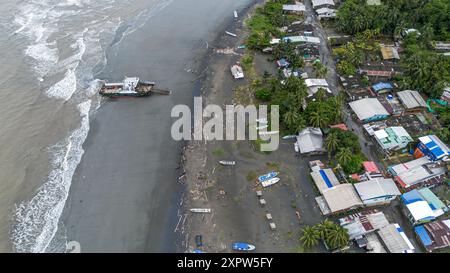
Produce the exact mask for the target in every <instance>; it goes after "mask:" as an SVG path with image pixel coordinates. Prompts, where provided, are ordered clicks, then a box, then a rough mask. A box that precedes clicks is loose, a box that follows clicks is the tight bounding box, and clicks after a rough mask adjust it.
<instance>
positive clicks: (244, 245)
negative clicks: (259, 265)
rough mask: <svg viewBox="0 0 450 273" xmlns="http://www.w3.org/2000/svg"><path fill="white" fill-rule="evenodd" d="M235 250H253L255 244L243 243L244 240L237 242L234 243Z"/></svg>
mask: <svg viewBox="0 0 450 273" xmlns="http://www.w3.org/2000/svg"><path fill="white" fill-rule="evenodd" d="M232 248H233V250H237V251H252V250H255V248H256V247H255V246H254V245H251V244H248V243H243V242H237V243H233V246H232Z"/></svg>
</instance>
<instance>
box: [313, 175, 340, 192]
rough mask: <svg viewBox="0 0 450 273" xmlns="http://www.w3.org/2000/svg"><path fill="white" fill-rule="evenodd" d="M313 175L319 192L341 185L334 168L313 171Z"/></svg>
mask: <svg viewBox="0 0 450 273" xmlns="http://www.w3.org/2000/svg"><path fill="white" fill-rule="evenodd" d="M311 177H312V179H313V181H314V183H315V184H316V186H317V188H318V189H319V192H320V193H322V191H323V190H325V189H328V188H331V187H334V186H336V185H339V184H340V183H339V180H338V179H337V177H336V175H335V174H334V172H333V170H332V169H323V170H316V171H313V172H311Z"/></svg>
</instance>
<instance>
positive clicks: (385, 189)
mask: <svg viewBox="0 0 450 273" xmlns="http://www.w3.org/2000/svg"><path fill="white" fill-rule="evenodd" d="M354 186H355V189H356V191H357V192H358V194H359V197H360V198H361V200H362V202H363V203H364V205H366V206H376V205H384V204H388V203H390V202H391V201H392V200H394V199H395V198H396V197H397V196H399V195H400V191H399V190H398V188H397V186H396V185H395V182H394V180H392V179H391V178H375V179H370V180H368V181H364V182H359V183H355V184H354Z"/></svg>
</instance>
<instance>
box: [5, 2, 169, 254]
mask: <svg viewBox="0 0 450 273" xmlns="http://www.w3.org/2000/svg"><path fill="white" fill-rule="evenodd" d="M171 3H172V0H23V1H19V0H3V1H1V2H0V33H1V34H2V35H0V60H1V65H0V75H1V77H0V252H9V251H16V252H45V251H49V245H50V243H51V241H52V240H53V238H54V237H55V234H56V233H57V231H58V230H57V229H58V220H59V218H60V216H61V213H62V211H63V208H64V205H65V202H66V199H67V197H68V193H69V189H70V185H71V181H72V176H73V174H74V172H75V169H76V167H77V165H78V164H79V162H80V160H81V158H82V155H83V153H84V150H83V143H84V141H85V140H86V137H87V135H88V132H89V128H90V123H89V120H90V116H92V115H95V113H96V111H97V110H98V109H99V107H100V106H101V103H102V100H101V98H100V97H99V96H98V95H97V90H98V87H99V84H100V82H99V80H98V79H96V75H98V74H100V73H101V72H102V71H103V69H104V67H105V65H106V63H107V58H108V56H107V55H106V53H105V52H106V49H107V48H110V47H114V46H116V45H118V44H120V43H121V41H122V39H123V38H124V37H126V36H127V35H129V34H130V33H132V32H133V31H135V30H136V29H139V28H140V27H142V26H143V25H144V24H145V22H146V21H147V20H148V19H149V18H151V17H152V16H153V15H155V14H157V13H158V12H160V11H161V10H163V9H165V8H167V7H169V6H170V4H171Z"/></svg>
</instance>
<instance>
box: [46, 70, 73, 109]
mask: <svg viewBox="0 0 450 273" xmlns="http://www.w3.org/2000/svg"><path fill="white" fill-rule="evenodd" d="M76 90H77V77H76V75H75V71H73V70H72V69H69V70H67V72H66V74H65V76H64V78H63V79H62V80H60V81H59V82H57V83H56V84H55V85H53V86H52V87H50V89H48V90H47V92H46V94H47V96H49V97H54V98H58V99H63V100H65V101H67V100H69V99H70V97H72V95H73V93H75V91H76Z"/></svg>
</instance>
